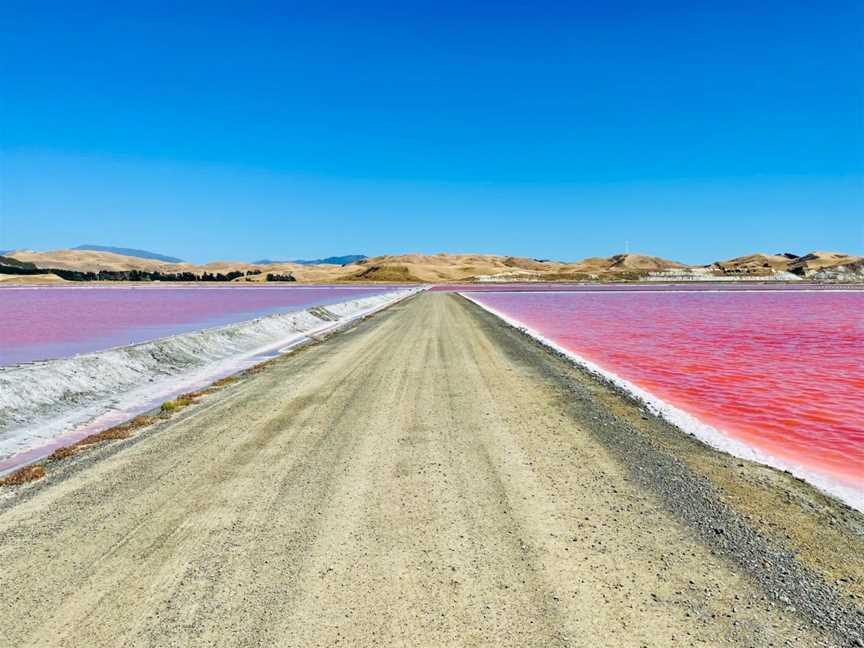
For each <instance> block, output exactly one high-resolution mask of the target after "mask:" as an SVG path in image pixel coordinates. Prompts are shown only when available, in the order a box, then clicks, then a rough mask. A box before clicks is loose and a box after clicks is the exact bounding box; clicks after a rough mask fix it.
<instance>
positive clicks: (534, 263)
mask: <svg viewBox="0 0 864 648" xmlns="http://www.w3.org/2000/svg"><path fill="white" fill-rule="evenodd" d="M8 256H10V257H14V258H16V259H18V260H19V261H24V262H30V263H33V264H35V265H36V266H37V267H39V268H60V269H68V270H81V271H90V272H98V271H99V270H113V271H128V270H145V271H149V272H155V271H159V272H163V273H178V272H193V273H196V274H201V273H204V272H209V273H219V272H221V273H228V272H231V271H240V272H247V271H259V272H260V273H259V274H255V275H250V276H244V277H241V278H240V279H237V281H252V282H261V281H266V277H267V274H268V273H273V274H280V275H287V274H291V275H292V276H294V277H295V278H296V279H297V281H299V282H304V283H331V282H375V281H378V282H417V283H457V282H471V281H481V282H490V281H491V282H496V281H502V282H504V281H596V280H608V281H615V280H630V279H639V278H640V277H644V276H645V275H647V274H648V273H650V272H658V271H663V270H674V269H681V268H687V267H689V266H686V265H684V264H682V263H678V262H676V261H670V260H668V259H662V258H659V257H653V256H646V255H641V254H616V255H613V256H610V257H590V258H587V259H582V260H580V261H575V262H572V263H564V262H561V261H549V260H540V259H531V258H527V257H514V256H501V255H494V254H400V255H383V256H377V257H370V258H367V259H362V260H360V261H356V262H354V263H350V264H347V265H344V266H337V265H301V264H296V263H272V264H268V265H254V264H251V263H245V262H241V261H213V262H210V263H206V264H200V265H196V264H192V263H166V262H162V261H157V260H152V259H142V258H138V257H130V256H124V255H120V254H115V253H112V252H95V251H89V250H52V251H48V252H34V251H32V250H16V251H14V252H10V253H9V254H8ZM855 264H858V265H855ZM861 265H862V257H857V256H852V255H847V254H842V253H839V252H812V253H810V254H808V255H805V256H803V257H796V256H795V255H792V254H785V255H776V254H763V253H757V254H751V255H747V256H742V257H736V258H734V259H728V260H725V261H717V262H715V263H712V264H710V265H708V266H702V267H704V268H708V269H709V270H711V271H713V272H716V273H718V274H724V275H729V274H732V275H737V274H741V275H765V276H769V275H772V274H773V273H776V272H792V273H795V274H798V275H799V276H802V277H813V278H815V279H817V280H819V279H823V278H827V280H831V277H833V276H834V275H835V274H836V275H838V276H840V275H842V277H841V278H843V279H844V280H851V279H850V278H854V277H855V276H857V273H859V272H860V268H861ZM817 273H818V274H817Z"/></svg>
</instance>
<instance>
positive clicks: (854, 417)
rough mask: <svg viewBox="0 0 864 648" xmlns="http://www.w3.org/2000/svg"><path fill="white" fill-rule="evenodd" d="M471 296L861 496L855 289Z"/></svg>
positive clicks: (863, 337)
mask: <svg viewBox="0 0 864 648" xmlns="http://www.w3.org/2000/svg"><path fill="white" fill-rule="evenodd" d="M523 290H524V288H523ZM471 297H472V299H474V300H475V301H478V302H480V303H482V304H484V305H486V306H489V307H490V308H493V309H495V310H496V311H499V312H501V313H502V314H504V315H506V316H508V317H510V318H512V319H515V320H517V321H519V322H521V323H523V324H524V325H526V326H527V327H529V328H531V329H533V330H534V331H536V332H537V333H539V334H541V335H542V336H544V337H545V338H547V339H550V340H551V341H553V342H555V343H557V344H559V345H560V346H562V347H564V348H565V349H567V350H569V351H572V352H574V353H576V354H578V355H580V356H582V357H584V358H585V359H586V360H590V361H591V362H594V363H595V364H597V365H599V366H600V367H602V368H604V369H606V370H607V371H610V372H612V373H614V374H617V375H618V376H620V377H621V378H624V379H625V380H628V381H630V382H631V383H633V384H635V385H637V386H638V387H641V388H642V389H644V390H646V391H648V392H650V393H652V394H653V395H654V396H656V397H658V398H661V399H662V400H664V401H666V402H667V403H669V404H671V405H674V406H676V407H678V408H679V409H682V410H684V411H686V412H688V413H690V414H692V415H693V416H695V417H696V418H698V419H699V420H700V421H702V422H703V423H707V424H708V425H711V426H712V427H714V428H716V429H718V430H720V431H721V432H722V433H724V434H726V435H729V436H731V437H732V438H734V439H736V440H738V441H742V442H744V443H746V444H748V445H750V446H752V447H755V448H757V449H759V450H761V451H763V452H765V453H767V454H769V455H770V456H773V457H778V458H780V459H782V460H784V461H785V462H791V463H793V464H794V465H798V466H803V467H805V468H807V469H809V470H815V471H818V472H820V473H823V474H829V475H831V476H833V477H835V478H836V479H838V480H839V481H841V482H842V483H844V484H846V485H849V486H852V487H853V488H856V489H857V488H862V489H864V291H826V292H802V291H753V292H741V291H734V290H730V291H720V292H707V291H694V292H687V291H685V292H670V291H646V292H634V291H631V292H497V293H496V292H475V293H472V294H471Z"/></svg>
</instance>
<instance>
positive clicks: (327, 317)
mask: <svg viewBox="0 0 864 648" xmlns="http://www.w3.org/2000/svg"><path fill="white" fill-rule="evenodd" d="M417 290H418V289H416V288H406V289H401V290H394V291H391V292H388V293H384V294H381V295H375V296H369V297H361V298H358V299H352V300H348V301H345V302H340V303H337V304H330V305H327V306H326V307H312V308H307V309H304V310H299V311H295V312H289V313H283V314H278V315H270V316H267V317H261V318H258V319H255V320H250V321H247V322H239V323H237V324H230V325H227V326H219V327H215V328H208V329H204V330H201V331H196V332H193V333H184V334H181V335H174V336H170V337H165V338H161V339H158V340H153V341H150V342H144V343H141V344H133V345H128V346H121V347H116V348H113V349H108V350H105V351H99V352H95V353H86V354H80V355H76V356H72V357H68V358H59V359H56V360H49V361H43V362H36V363H32V364H26V365H20V366H14V367H3V368H0V476H2V474H4V473H8V472H10V471H12V470H14V469H15V468H17V467H20V465H22V464H24V463H27V462H30V461H33V460H34V459H38V458H39V457H43V456H46V455H48V454H50V453H51V452H52V451H54V450H55V449H57V448H58V447H62V446H64V445H68V444H69V443H72V442H74V441H76V440H78V439H80V438H82V437H84V436H87V435H89V434H93V433H95V432H99V431H100V430H102V429H105V428H108V427H111V426H112V425H116V424H117V423H120V422H122V421H125V420H127V419H130V418H132V417H133V416H134V415H136V414H139V413H141V412H144V411H146V410H148V409H151V408H152V407H154V406H156V405H158V404H159V403H161V402H163V401H165V400H168V399H169V398H172V397H174V396H176V395H178V394H181V393H184V392H189V391H192V390H195V389H199V388H201V387H202V386H204V385H206V384H208V383H210V382H212V381H214V380H217V379H219V378H222V377H224V376H227V375H230V374H233V373H236V372H237V371H239V370H241V369H243V368H246V367H249V366H252V365H254V364H256V363H258V362H261V361H263V360H264V359H266V358H267V357H270V356H273V355H275V354H278V353H280V352H281V351H284V350H287V349H289V348H291V347H292V346H294V345H296V344H298V343H301V342H303V341H305V340H308V339H309V338H310V336H315V335H320V334H322V333H325V332H327V331H332V330H334V329H338V328H339V327H342V326H345V325H346V324H348V323H350V322H352V321H354V320H355V319H357V318H359V317H364V316H366V315H369V314H371V313H373V312H375V311H376V310H378V309H380V308H384V307H387V306H389V305H391V304H393V303H395V302H397V301H399V300H400V299H403V298H405V297H407V296H409V295H412V294H414V293H415V292H416V291H417Z"/></svg>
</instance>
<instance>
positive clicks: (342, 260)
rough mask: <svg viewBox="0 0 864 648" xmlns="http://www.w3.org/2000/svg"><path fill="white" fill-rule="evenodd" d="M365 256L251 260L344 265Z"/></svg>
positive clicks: (271, 263) (269, 262)
mask: <svg viewBox="0 0 864 648" xmlns="http://www.w3.org/2000/svg"><path fill="white" fill-rule="evenodd" d="M365 258H367V257H366V255H365V254H346V255H345V256H332V257H326V258H324V259H293V260H291V261H274V260H273V259H260V260H259V261H253V262H252V265H273V264H276V263H297V264H299V265H346V264H348V263H355V262H356V261H362V260H363V259H365Z"/></svg>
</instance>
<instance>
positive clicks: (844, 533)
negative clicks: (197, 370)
mask: <svg viewBox="0 0 864 648" xmlns="http://www.w3.org/2000/svg"><path fill="white" fill-rule="evenodd" d="M725 467H729V469H728V470H726V468H725ZM721 475H722V476H723V477H721ZM724 480H725V481H724ZM748 493H752V496H749V495H748ZM777 493H779V494H780V495H778V496H777V499H778V501H782V502H783V505H782V508H781V507H780V506H779V505H778V506H776V507H775V505H774V504H772V503H771V502H773V501H774V500H772V499H771V497H774V495H772V494H777ZM793 496H794V497H793ZM768 509H771V510H768ZM774 509H776V510H777V511H781V510H782V516H779V515H775V510H774ZM820 515H824V516H827V517H826V518H825V519H828V518H830V520H831V522H830V524H828V523H826V524H821V523H818V524H815V523H813V522H810V523H809V526H808V525H807V524H805V523H804V522H805V520H814V519H816V520H818V519H819V516H820ZM796 516H801V521H800V523H799V521H798V520H797V519H796ZM862 517H864V516H861V515H860V514H858V513H855V512H853V511H850V510H848V509H845V508H844V507H842V506H841V505H839V504H835V503H833V502H832V501H831V500H828V499H827V498H823V497H821V496H820V495H819V494H818V493H815V491H813V490H812V489H810V488H809V487H807V486H806V485H802V484H800V483H799V482H796V481H795V480H793V479H792V478H791V477H788V476H785V475H782V474H781V473H776V471H769V470H767V469H763V468H760V467H756V466H750V465H749V464H748V465H746V466H745V465H744V464H743V463H740V462H737V461H736V460H734V459H730V458H728V457H725V456H723V455H720V454H719V453H715V452H714V451H712V450H709V449H707V448H703V447H702V446H701V445H700V444H698V443H696V442H695V441H693V440H691V439H689V438H688V437H686V435H683V434H681V433H678V432H677V431H674V430H671V429H670V428H668V426H666V425H665V424H664V423H662V422H661V421H658V420H656V419H654V418H652V417H650V416H648V415H646V414H640V410H639V408H638V406H637V405H635V404H633V403H631V402H629V401H628V400H627V399H626V398H624V397H623V396H621V395H619V394H617V393H615V392H614V391H613V390H612V389H610V388H609V387H607V386H605V385H603V384H601V383H599V382H598V381H596V380H595V379H593V378H591V377H589V376H587V375H585V374H584V373H583V372H581V371H580V370H579V369H577V368H575V367H572V366H570V365H569V364H568V363H566V362H565V361H564V360H562V359H560V358H558V357H556V356H555V355H554V354H552V353H550V352H549V351H547V350H545V349H543V348H541V347H539V346H538V345H537V344H535V343H533V342H531V341H530V340H528V339H527V338H526V337H524V336H523V335H521V334H520V333H519V332H518V331H516V330H514V329H512V328H510V327H508V326H507V325H505V324H504V323H502V322H500V321H499V320H497V319H495V318H494V317H493V316H491V315H489V314H488V313H485V312H484V311H482V310H481V309H479V308H478V307H476V306H474V305H472V304H470V303H469V302H467V301H466V300H464V299H463V298H461V297H460V296H458V295H448V294H442V293H437V294H433V293H425V294H422V295H419V296H417V297H414V298H411V299H409V300H407V301H405V302H403V303H400V304H399V305H397V306H394V307H392V308H390V309H388V310H386V311H384V312H381V313H379V314H378V315H376V316H374V317H372V318H370V319H368V320H365V321H363V322H360V323H358V324H357V325H356V326H355V327H353V328H352V329H350V330H348V331H346V332H344V333H342V334H340V335H336V336H333V337H331V338H329V339H327V340H325V341H323V342H321V343H317V344H314V345H311V346H309V347H307V348H305V349H303V350H301V351H298V352H296V353H293V354H290V355H287V356H285V357H283V358H280V359H279V360H277V361H274V362H271V363H269V364H268V365H267V366H266V367H265V368H263V369H262V370H259V371H254V372H249V374H248V375H247V376H245V377H243V378H241V379H240V380H237V381H235V382H233V383H231V384H230V385H227V386H226V387H224V388H223V389H221V390H219V391H217V392H216V393H213V394H211V395H209V396H206V397H204V398H202V399H201V400H200V402H197V403H196V404H194V405H191V406H190V407H188V408H186V409H184V410H183V411H182V412H180V413H178V414H177V415H176V416H173V417H172V418H171V419H170V420H166V421H162V422H160V423H157V424H156V425H154V426H152V427H151V428H148V429H145V430H144V431H142V432H140V433H138V434H137V435H136V436H134V437H133V438H131V439H126V440H119V441H112V442H111V443H109V444H108V445H106V446H104V447H103V448H101V449H97V450H94V451H92V452H89V453H82V454H81V455H80V456H77V455H76V456H75V457H73V458H71V459H69V460H68V461H63V462H59V463H58V464H51V465H49V466H48V473H47V476H46V477H45V478H43V479H41V480H39V481H37V482H33V483H31V484H27V485H24V486H20V487H15V488H9V489H4V491H3V492H0V592H2V604H0V646H14V647H15V648H18V647H21V646H39V647H45V646H87V647H99V646H158V647H166V646H182V647H186V646H297V647H300V646H335V645H343V646H412V647H413V646H430V647H432V646H435V647H438V646H519V647H524V646H538V647H552V646H585V647H595V646H634V647H639V646H658V647H663V646H736V647H738V646H786V645H788V646H847V645H848V646H855V645H864V643H862V642H864V631H862V626H864V612H862V609H861V606H862V603H864V598H862V588H864V582H862V575H864V569H862V560H864V558H862V556H864V542H862V535H861V534H862V529H864V520H862ZM795 529H803V531H801V532H796V531H795Z"/></svg>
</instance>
